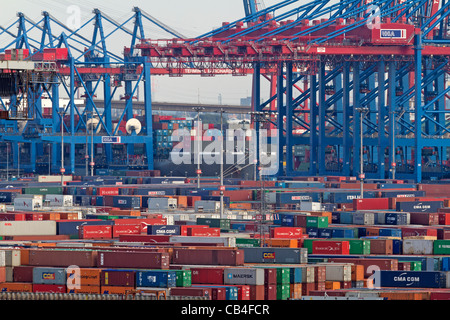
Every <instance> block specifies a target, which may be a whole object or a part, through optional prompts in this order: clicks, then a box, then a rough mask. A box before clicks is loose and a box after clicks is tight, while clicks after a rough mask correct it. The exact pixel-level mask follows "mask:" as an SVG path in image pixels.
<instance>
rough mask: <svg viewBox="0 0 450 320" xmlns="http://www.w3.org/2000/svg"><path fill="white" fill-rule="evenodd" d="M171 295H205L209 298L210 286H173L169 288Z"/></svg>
mask: <svg viewBox="0 0 450 320" xmlns="http://www.w3.org/2000/svg"><path fill="white" fill-rule="evenodd" d="M170 295H171V296H183V297H207V298H211V288H206V287H174V288H171V289H170Z"/></svg>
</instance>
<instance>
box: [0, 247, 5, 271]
mask: <svg viewBox="0 0 450 320" xmlns="http://www.w3.org/2000/svg"><path fill="white" fill-rule="evenodd" d="M0 267H6V253H5V251H3V250H2V251H0Z"/></svg>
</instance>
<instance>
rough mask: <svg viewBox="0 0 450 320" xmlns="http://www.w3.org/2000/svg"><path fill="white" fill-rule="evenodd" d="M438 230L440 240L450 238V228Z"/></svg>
mask: <svg viewBox="0 0 450 320" xmlns="http://www.w3.org/2000/svg"><path fill="white" fill-rule="evenodd" d="M436 231H437V238H438V240H450V230H446V229H437V230H436Z"/></svg>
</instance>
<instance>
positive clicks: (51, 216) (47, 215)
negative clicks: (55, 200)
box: [42, 212, 61, 220]
mask: <svg viewBox="0 0 450 320" xmlns="http://www.w3.org/2000/svg"><path fill="white" fill-rule="evenodd" d="M42 219H43V220H61V216H60V215H59V212H42Z"/></svg>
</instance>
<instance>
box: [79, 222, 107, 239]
mask: <svg viewBox="0 0 450 320" xmlns="http://www.w3.org/2000/svg"><path fill="white" fill-rule="evenodd" d="M78 237H79V238H80V239H111V238H112V226H109V225H98V226H95V225H82V226H80V229H79V231H78Z"/></svg>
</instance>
